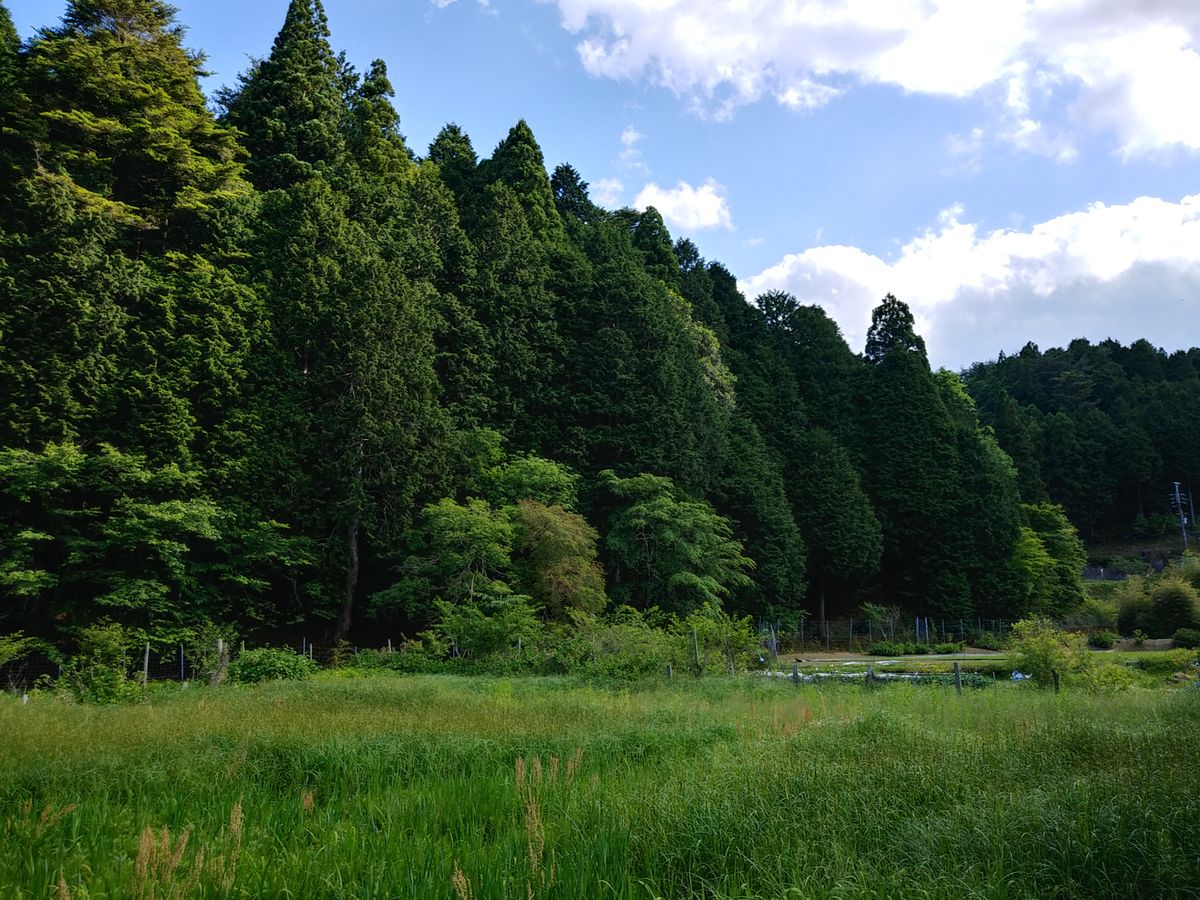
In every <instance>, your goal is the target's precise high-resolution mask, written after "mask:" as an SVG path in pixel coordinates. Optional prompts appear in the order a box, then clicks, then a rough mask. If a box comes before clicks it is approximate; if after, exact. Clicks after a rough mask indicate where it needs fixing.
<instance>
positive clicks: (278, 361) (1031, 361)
mask: <svg viewBox="0 0 1200 900" xmlns="http://www.w3.org/2000/svg"><path fill="white" fill-rule="evenodd" d="M203 73H204V59H203V56H202V55H200V54H199V53H197V52H193V51H192V50H190V49H188V48H187V46H186V43H185V34H184V28H183V25H182V24H181V23H180V22H178V21H177V19H176V15H175V11H174V10H173V9H172V8H171V7H170V6H168V5H167V4H165V3H163V2H159V0H73V2H71V3H70V4H69V5H68V9H67V12H66V14H65V15H64V17H63V18H62V20H61V21H60V22H58V23H48V24H47V25H46V26H45V27H43V28H42V29H41V30H39V31H38V32H37V33H36V34H34V35H33V36H32V37H29V38H28V39H24V40H23V39H22V38H21V37H20V36H19V35H18V34H17V32H16V30H15V28H14V26H13V23H12V19H11V17H10V15H9V13H8V11H7V10H6V9H5V8H4V6H3V3H2V2H0V117H2V118H0V336H2V338H0V339H2V342H3V350H2V351H0V632H15V631H23V632H27V633H29V634H33V635H39V636H42V637H45V638H49V639H65V638H69V637H70V636H72V635H75V634H77V633H78V632H79V631H80V630H81V629H83V628H85V627H88V626H94V625H99V624H104V623H114V624H117V625H120V626H122V627H125V628H127V629H131V630H134V631H137V632H138V633H141V634H144V635H146V636H147V637H154V639H156V640H163V641H176V642H178V641H182V640H184V639H190V637H191V636H194V635H197V634H200V633H202V632H204V631H205V630H206V629H212V628H213V627H223V626H235V627H236V629H237V630H238V631H239V632H240V633H242V634H246V633H254V632H256V631H257V632H260V633H267V632H269V631H270V630H271V629H286V628H288V627H292V626H296V625H297V624H300V623H303V624H305V625H307V626H308V627H310V628H311V627H313V625H314V623H315V624H316V627H318V628H321V629H323V630H324V632H325V634H326V635H327V637H328V639H329V640H330V641H332V642H337V641H341V640H344V639H348V638H352V639H353V640H355V641H357V642H360V643H364V644H369V643H372V642H374V643H375V645H378V643H379V640H378V636H379V635H383V634H400V633H406V634H415V633H417V632H419V631H421V630H422V629H427V628H432V627H435V626H437V625H438V624H439V623H442V624H443V625H444V624H445V623H447V622H453V621H459V622H461V621H463V620H464V618H468V619H470V620H471V621H473V622H474V623H475V626H474V627H475V628H476V631H477V632H478V630H479V628H481V627H484V626H486V627H489V628H491V629H492V630H493V632H495V633H496V634H498V635H499V636H500V638H499V639H501V640H503V639H514V640H519V635H520V633H521V629H522V627H524V626H523V624H522V623H527V622H530V621H534V620H537V621H542V622H555V623H560V624H563V625H564V626H571V625H572V624H578V625H580V627H582V625H583V624H586V623H587V622H588V621H592V620H594V619H596V618H597V617H604V616H614V615H621V614H623V613H622V611H624V610H633V611H637V612H638V613H639V614H641V615H649V616H678V617H686V616H693V615H697V614H699V615H702V616H703V615H711V616H721V615H736V616H750V617H754V618H755V619H758V620H760V621H772V622H783V623H788V622H792V623H794V622H796V621H797V620H798V619H800V618H803V617H805V616H808V617H812V618H814V619H825V618H826V617H830V618H832V617H834V616H841V615H853V613H854V611H855V610H857V609H859V608H861V606H862V604H864V603H870V604H876V605H882V606H887V607H898V608H900V609H903V610H905V611H907V612H909V613H912V614H926V615H940V616H947V617H955V618H958V617H974V616H1003V617H1007V618H1012V619H1015V618H1020V617H1022V616H1024V615H1027V614H1033V613H1039V614H1045V615H1049V616H1063V615H1065V614H1067V613H1069V612H1070V611H1071V610H1072V609H1074V608H1075V607H1076V606H1077V605H1078V604H1079V603H1080V602H1081V601H1082V599H1083V588H1082V583H1081V581H1080V573H1081V571H1082V569H1083V567H1084V564H1085V562H1086V558H1087V554H1086V551H1085V546H1084V543H1083V540H1082V539H1081V535H1082V538H1086V539H1087V540H1088V541H1089V542H1090V541H1093V540H1100V539H1106V538H1110V539H1115V538H1127V537H1155V536H1159V535H1168V536H1169V535H1172V534H1178V519H1177V517H1175V516H1173V515H1172V509H1171V507H1170V502H1169V497H1168V492H1169V490H1170V487H1171V484H1172V483H1173V482H1176V481H1178V482H1181V483H1183V484H1184V485H1185V486H1194V485H1200V348H1192V349H1190V350H1187V351H1180V352H1176V353H1173V354H1167V353H1165V352H1163V351H1162V350H1159V349H1156V348H1155V347H1153V346H1151V345H1150V344H1149V343H1147V342H1146V341H1134V342H1132V343H1131V344H1129V345H1128V346H1126V345H1124V344H1122V343H1119V342H1118V341H1115V340H1106V341H1103V342H1101V343H1099V344H1092V343H1089V342H1088V341H1085V340H1078V341H1074V342H1072V343H1071V344H1070V346H1069V347H1067V348H1065V349H1050V350H1046V351H1041V350H1039V349H1038V348H1037V347H1036V346H1034V345H1032V344H1030V345H1027V346H1026V347H1025V348H1023V349H1021V350H1020V351H1019V352H1018V353H1016V354H1015V355H1011V356H1004V355H1001V356H1000V357H999V358H998V359H997V360H995V361H991V362H983V363H979V364H976V365H974V366H972V367H971V368H970V369H969V370H968V371H966V372H963V373H955V372H950V371H946V370H938V371H935V370H933V369H932V368H931V366H930V364H929V361H928V358H927V355H926V351H925V345H924V342H923V340H922V338H921V337H920V335H919V334H917V333H916V329H915V325H914V318H913V315H912V313H911V312H910V310H909V308H908V306H907V305H906V304H905V303H904V302H903V299H902V298H901V299H898V298H896V297H894V296H891V295H888V296H886V297H883V298H881V299H880V303H879V305H878V306H877V308H876V309H875V310H874V312H873V314H872V319H871V325H870V330H869V332H868V336H867V340H866V345H865V347H864V348H863V349H862V352H857V351H856V350H855V349H853V348H851V347H850V346H848V344H847V343H846V341H845V340H844V338H843V337H842V334H841V333H840V331H839V328H838V326H837V324H836V323H835V322H834V321H833V320H832V319H831V318H830V317H829V316H828V315H827V314H826V313H825V312H824V311H823V310H822V309H821V308H820V307H819V306H816V305H809V304H806V303H805V302H804V300H803V299H802V298H797V297H794V296H792V295H790V294H786V293H782V292H769V293H766V294H763V295H761V296H758V297H753V298H747V297H744V296H743V295H742V294H741V293H740V292H739V289H738V283H737V279H736V277H735V276H734V274H732V273H731V272H729V271H728V270H727V269H726V268H725V267H724V266H723V265H722V264H721V263H720V262H717V261H713V260H707V259H705V258H704V257H703V255H702V254H701V251H700V249H699V248H698V247H697V246H696V245H695V244H693V243H692V242H691V241H690V240H687V239H678V240H676V239H673V237H672V235H671V234H670V233H669V231H668V230H667V228H666V226H665V224H664V222H663V219H662V217H661V216H660V215H659V213H658V212H657V211H656V210H655V209H653V208H648V209H645V210H634V209H628V208H626V209H618V210H607V209H603V208H601V207H599V206H597V205H596V204H595V203H593V202H592V200H591V199H590V198H589V194H588V184H587V182H586V181H585V180H584V176H583V174H581V173H580V172H578V171H576V170H575V169H574V168H573V167H572V166H571V165H569V164H567V163H563V164H559V165H557V166H556V167H555V168H553V170H549V169H548V167H547V164H546V161H545V160H544V158H543V155H542V152H541V150H540V148H539V146H538V143H537V141H536V139H535V137H534V134H533V133H532V131H531V129H530V128H529V126H528V125H527V124H526V123H525V122H523V121H521V122H517V123H516V124H515V125H513V127H512V129H511V130H510V131H509V132H508V134H507V136H506V137H504V139H503V140H501V141H500V143H499V144H498V145H497V146H495V147H494V148H493V149H492V150H491V152H490V155H487V156H481V155H480V153H479V152H478V151H477V150H476V148H475V147H474V146H473V144H472V142H471V139H470V137H469V136H468V135H467V134H466V133H465V132H464V131H463V130H462V129H461V128H459V127H458V126H456V125H454V124H447V125H446V126H445V127H444V128H443V129H442V131H441V133H440V134H438V136H437V137H436V139H435V140H434V141H433V143H432V144H431V145H430V146H429V147H428V148H427V149H425V150H424V152H423V153H422V152H420V151H419V150H417V149H414V148H411V147H410V146H408V144H407V143H406V140H405V138H404V137H403V135H402V133H401V128H400V121H401V120H400V114H399V113H398V111H397V110H396V108H395V107H394V106H393V103H392V100H391V98H392V96H393V89H392V86H391V84H390V83H389V80H388V74H387V71H386V67H385V66H384V64H383V63H382V62H381V61H376V62H374V63H372V64H371V65H370V67H369V68H368V69H367V70H366V71H356V70H355V69H354V68H353V67H351V66H350V65H349V64H348V63H347V62H346V61H345V59H344V57H343V56H341V55H340V54H339V53H338V51H337V50H336V48H335V45H334V44H333V43H332V37H331V35H330V33H329V29H328V25H327V22H326V18H325V14H324V11H323V9H322V6H321V3H320V0H292V2H291V4H290V6H289V7H288V10H287V14H286V18H285V20H284V22H283V23H282V27H281V29H280V31H279V33H278V36H277V37H276V39H275V42H274V45H273V47H272V48H271V51H270V53H269V55H267V56H266V57H265V58H263V59H261V60H257V61H255V62H254V63H253V64H252V65H251V67H250V68H249V69H248V71H246V72H245V73H243V74H242V75H241V76H240V77H239V79H238V81H237V83H236V84H235V85H233V86H232V87H230V88H228V89H225V90H223V91H221V92H220V93H219V94H218V95H217V96H215V97H213V98H211V101H210V99H209V98H206V97H205V95H204V94H203V92H202V89H201V85H200V77H201V75H202V74H203ZM447 114H448V115H452V114H453V111H452V110H448V111H447ZM1172 529H1174V531H1172Z"/></svg>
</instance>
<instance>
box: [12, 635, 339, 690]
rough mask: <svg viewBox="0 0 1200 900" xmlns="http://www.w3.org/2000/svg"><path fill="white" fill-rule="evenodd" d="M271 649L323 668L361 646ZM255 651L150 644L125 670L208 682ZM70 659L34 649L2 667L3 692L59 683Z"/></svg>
mask: <svg viewBox="0 0 1200 900" xmlns="http://www.w3.org/2000/svg"><path fill="white" fill-rule="evenodd" d="M270 646H272V647H276V648H282V649H287V650H292V651H294V652H296V653H299V654H301V655H302V656H306V657H308V658H309V659H311V660H312V661H313V662H315V663H317V664H318V665H321V666H327V665H329V664H331V663H332V662H334V661H335V659H336V657H337V656H338V654H339V653H342V654H345V653H347V652H348V653H351V654H353V653H357V652H358V648H357V647H351V648H349V649H348V650H347V649H346V648H344V647H343V648H339V647H337V646H333V645H328V646H319V645H316V644H313V643H312V642H311V641H309V640H308V639H307V638H302V639H301V641H300V643H298V644H271V645H270ZM247 649H251V647H249V646H248V645H247V644H246V642H245V641H239V642H238V643H237V645H236V646H228V647H227V646H224V645H223V644H222V643H221V642H217V643H216V644H213V645H211V646H210V645H203V646H197V645H186V644H170V645H163V644H155V643H148V644H145V645H143V646H142V648H140V652H138V651H137V650H130V651H129V652H128V653H126V654H125V657H124V660H123V668H124V670H125V673H126V675H127V676H128V677H130V678H134V679H138V680H143V681H145V682H146V683H147V684H148V683H151V682H169V681H174V682H179V683H181V684H190V683H192V682H197V681H200V682H207V680H208V679H209V678H211V676H212V673H213V671H214V670H215V669H216V668H217V667H218V666H219V665H220V664H221V660H222V659H223V658H224V659H225V660H226V661H228V659H229V658H231V657H234V656H236V655H237V654H238V653H239V652H240V651H243V650H247ZM68 656H69V654H68V653H66V652H65V649H63V650H62V652H59V653H54V652H47V651H45V650H34V651H33V652H31V653H28V654H26V655H24V656H22V657H21V658H20V659H19V660H15V661H13V662H10V663H8V664H7V665H3V666H0V690H4V691H10V692H21V691H27V690H29V689H30V688H32V687H35V686H37V685H39V684H47V683H50V682H53V681H57V680H58V679H60V678H62V676H63V668H64V666H63V663H62V662H60V661H59V660H60V659H66V658H67V657H68Z"/></svg>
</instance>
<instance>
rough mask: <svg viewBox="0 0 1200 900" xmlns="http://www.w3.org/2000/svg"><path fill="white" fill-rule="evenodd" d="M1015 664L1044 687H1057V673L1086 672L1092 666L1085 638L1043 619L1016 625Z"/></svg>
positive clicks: (1021, 622)
mask: <svg viewBox="0 0 1200 900" xmlns="http://www.w3.org/2000/svg"><path fill="white" fill-rule="evenodd" d="M1012 650H1013V664H1014V665H1015V666H1016V668H1017V669H1019V670H1020V671H1022V672H1028V673H1029V674H1030V675H1032V676H1033V680H1034V681H1035V682H1036V683H1037V684H1038V685H1039V686H1040V687H1046V686H1047V685H1050V684H1053V683H1054V674H1053V673H1054V672H1057V673H1058V674H1059V675H1065V674H1066V673H1068V672H1082V671H1084V670H1085V669H1086V668H1087V667H1088V665H1089V663H1090V657H1089V655H1088V651H1087V646H1086V643H1085V641H1084V637H1083V635H1082V634H1069V633H1068V632H1065V631H1063V630H1062V629H1061V628H1059V627H1058V626H1057V625H1055V624H1054V623H1053V622H1051V621H1050V620H1049V619H1047V618H1045V617H1043V616H1032V617H1030V618H1028V619H1022V620H1021V621H1020V622H1017V623H1016V624H1015V625H1013V646H1012Z"/></svg>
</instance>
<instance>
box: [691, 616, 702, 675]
mask: <svg viewBox="0 0 1200 900" xmlns="http://www.w3.org/2000/svg"><path fill="white" fill-rule="evenodd" d="M692 674H694V675H699V674H700V639H699V638H698V637H697V636H696V626H695V625H693V626H692Z"/></svg>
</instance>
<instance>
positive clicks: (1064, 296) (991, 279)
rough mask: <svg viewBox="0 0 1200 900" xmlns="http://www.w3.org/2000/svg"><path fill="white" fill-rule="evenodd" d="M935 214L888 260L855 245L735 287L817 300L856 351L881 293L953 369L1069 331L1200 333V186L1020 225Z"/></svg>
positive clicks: (1125, 337)
mask: <svg viewBox="0 0 1200 900" xmlns="http://www.w3.org/2000/svg"><path fill="white" fill-rule="evenodd" d="M963 217H964V211H963V210H962V209H961V208H958V207H954V208H951V209H947V210H945V211H944V212H943V213H942V214H941V216H940V218H939V220H938V222H937V224H936V225H935V226H933V227H931V228H929V229H927V230H926V231H924V232H923V233H921V234H919V235H917V236H916V237H914V238H912V239H911V240H910V241H909V242H908V243H907V244H905V245H904V246H903V247H902V248H901V250H900V252H899V254H898V255H897V257H896V258H895V259H894V260H891V261H888V260H884V259H881V258H880V257H878V256H875V255H872V254H870V253H867V252H865V251H863V250H861V249H859V248H857V247H849V246H839V245H833V246H818V247H813V248H810V249H808V250H805V251H803V252H801V253H794V254H789V255H787V256H785V257H784V258H783V259H781V260H780V261H779V262H778V263H776V264H775V265H773V266H770V267H769V268H767V269H766V270H764V271H763V272H760V273H759V274H757V275H755V276H753V277H751V278H747V279H744V280H743V281H742V282H741V288H742V290H743V291H744V292H745V293H746V295H747V297H750V298H753V297H754V296H757V295H758V294H760V293H762V292H763V291H767V290H771V289H781V290H787V291H790V292H792V293H793V294H795V295H796V296H797V297H799V298H800V299H801V300H802V301H805V302H811V303H818V304H820V305H821V306H823V307H824V308H825V309H826V310H827V311H828V312H829V314H830V315H831V316H832V317H833V318H834V319H836V320H837V322H838V324H839V325H840V326H841V328H842V331H843V333H844V334H845V335H846V338H847V340H848V341H849V342H850V345H851V346H852V347H853V348H855V349H856V350H857V349H861V347H862V344H863V340H864V338H865V335H866V330H867V326H868V325H869V324H870V315H871V309H872V308H873V307H874V306H875V305H876V304H877V303H878V302H879V300H880V299H881V298H882V297H883V296H884V294H886V293H888V292H889V291H890V292H891V293H894V294H896V295H897V296H898V297H899V298H900V299H901V300H904V301H905V302H907V303H908V304H909V306H910V307H912V310H913V313H914V314H915V315H916V317H917V320H918V324H919V326H920V328H921V330H922V333H923V334H924V336H925V338H926V342H927V344H928V346H929V355H930V359H931V362H933V363H934V364H935V365H946V366H949V367H951V368H957V367H961V366H965V365H968V364H969V363H971V362H973V361H976V360H984V359H990V358H994V357H995V356H996V354H997V353H998V352H999V351H1001V350H1004V351H1006V352H1011V351H1014V350H1017V349H1019V348H1020V347H1021V346H1023V345H1024V343H1025V342H1026V341H1028V340H1033V341H1034V342H1035V343H1038V344H1040V345H1041V346H1043V347H1047V346H1053V345H1065V344H1066V343H1067V342H1069V341H1070V340H1071V339H1073V338H1076V337H1087V338H1089V339H1092V340H1103V339H1104V338H1107V337H1113V338H1116V339H1118V340H1121V341H1123V342H1126V343H1127V342H1129V341H1131V340H1134V339H1136V338H1139V337H1145V338H1147V339H1149V340H1151V341H1152V342H1153V343H1156V344H1158V345H1161V346H1165V347H1168V348H1178V347H1182V346H1188V345H1192V344H1195V342H1196V340H1197V339H1198V338H1200V194H1194V195H1192V196H1188V197H1184V198H1183V199H1182V200H1180V201H1179V202H1178V203H1172V202H1169V201H1166V200H1161V199H1158V198H1155V197H1139V198H1138V199H1136V200H1134V201H1132V202H1130V203H1127V204H1123V205H1112V206H1107V205H1105V204H1102V203H1096V204H1093V205H1092V206H1089V207H1088V208H1086V209H1084V210H1082V211H1079V212H1074V213H1070V214H1067V215H1063V216H1059V217H1057V218H1054V219H1051V220H1049V221H1047V222H1043V223H1041V224H1039V225H1035V226H1033V227H1032V228H1030V229H1028V230H1024V231H1019V230H1010V229H1001V230H997V231H990V232H984V231H981V230H980V228H979V227H978V226H977V225H975V224H971V223H969V222H965V221H963Z"/></svg>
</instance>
